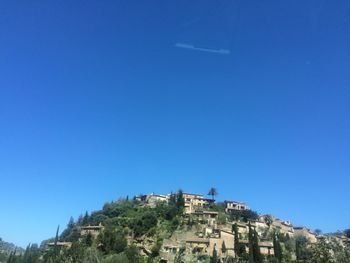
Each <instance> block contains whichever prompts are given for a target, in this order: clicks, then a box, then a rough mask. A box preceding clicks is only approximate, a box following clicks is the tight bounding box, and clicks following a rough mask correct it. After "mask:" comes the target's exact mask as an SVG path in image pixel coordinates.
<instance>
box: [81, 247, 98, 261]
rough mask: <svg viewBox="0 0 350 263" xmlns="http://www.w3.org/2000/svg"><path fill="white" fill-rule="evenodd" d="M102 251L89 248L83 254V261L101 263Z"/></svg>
mask: <svg viewBox="0 0 350 263" xmlns="http://www.w3.org/2000/svg"><path fill="white" fill-rule="evenodd" d="M100 262H101V256H100V253H99V252H98V251H97V250H96V249H95V248H88V249H86V250H85V252H84V255H83V263H100Z"/></svg>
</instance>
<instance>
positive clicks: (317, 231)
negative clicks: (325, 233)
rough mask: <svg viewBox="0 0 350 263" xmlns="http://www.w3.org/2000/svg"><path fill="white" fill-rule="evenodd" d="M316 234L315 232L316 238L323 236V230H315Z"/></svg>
mask: <svg viewBox="0 0 350 263" xmlns="http://www.w3.org/2000/svg"><path fill="white" fill-rule="evenodd" d="M314 232H315V234H316V236H319V235H321V234H322V230H321V229H319V228H316V229H315V230H314Z"/></svg>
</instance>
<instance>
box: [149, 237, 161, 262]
mask: <svg viewBox="0 0 350 263" xmlns="http://www.w3.org/2000/svg"><path fill="white" fill-rule="evenodd" d="M161 247H162V240H161V239H158V240H157V242H156V243H155V244H154V246H153V247H152V249H151V257H152V258H155V257H157V256H159V251H160V248H161Z"/></svg>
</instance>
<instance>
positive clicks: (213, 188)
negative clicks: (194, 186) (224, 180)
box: [208, 187, 218, 200]
mask: <svg viewBox="0 0 350 263" xmlns="http://www.w3.org/2000/svg"><path fill="white" fill-rule="evenodd" d="M208 195H211V197H212V199H213V200H214V196H216V195H218V191H217V190H216V188H215V187H212V188H210V190H209V193H208Z"/></svg>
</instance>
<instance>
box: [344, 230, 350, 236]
mask: <svg viewBox="0 0 350 263" xmlns="http://www.w3.org/2000/svg"><path fill="white" fill-rule="evenodd" d="M344 235H345V236H346V237H347V238H350V228H349V229H345V230H344Z"/></svg>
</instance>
